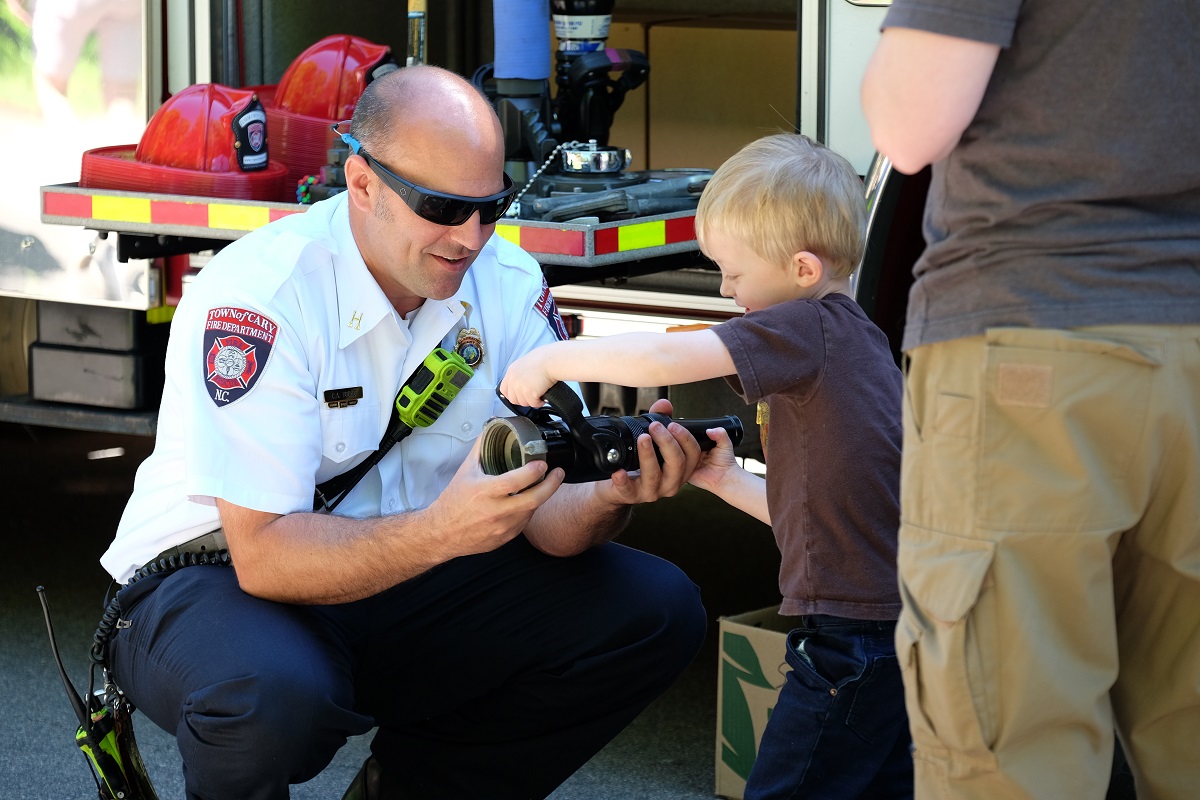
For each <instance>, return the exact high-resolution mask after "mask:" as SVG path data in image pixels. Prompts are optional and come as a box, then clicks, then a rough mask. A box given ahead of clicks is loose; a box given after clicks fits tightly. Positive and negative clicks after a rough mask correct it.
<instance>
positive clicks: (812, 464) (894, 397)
mask: <svg viewBox="0 0 1200 800" xmlns="http://www.w3.org/2000/svg"><path fill="white" fill-rule="evenodd" d="M864 196H865V192H864V189H863V185H862V181H861V180H860V179H859V177H858V175H857V174H856V173H855V171H854V169H853V168H852V167H851V166H850V164H849V163H848V162H847V161H846V160H845V159H844V158H842V157H841V156H839V155H837V154H836V153H834V152H833V151H831V150H829V149H827V148H825V147H823V146H821V145H818V144H815V143H814V142H812V141H810V140H809V139H807V138H806V137H803V136H798V135H794V134H778V135H772V136H767V137H764V138H762V139H759V140H757V141H755V142H752V143H751V144H749V145H747V146H746V147H745V148H743V149H742V150H741V151H739V152H738V153H737V154H735V155H734V156H733V157H732V158H730V159H729V160H728V161H727V162H725V164H723V165H722V166H721V168H720V169H718V170H717V171H716V173H715V174H714V175H713V177H712V179H711V180H710V181H709V183H708V186H707V187H706V188H705V190H704V193H703V194H702V195H701V197H700V204H699V207H698V209H697V211H696V234H697V239H698V240H699V242H700V247H701V250H702V251H703V252H704V253H705V255H707V256H708V257H709V258H711V259H712V260H713V261H714V262H716V264H717V266H718V267H720V269H721V294H722V295H724V296H726V297H732V298H733V299H734V300H736V301H737V303H738V305H740V306H743V307H745V309H746V313H745V315H744V316H742V317H739V318H735V319H731V320H729V321H727V322H724V323H721V324H719V325H715V326H713V327H710V328H706V329H703V330H698V331H688V332H678V333H663V334H655V333H630V334H620V335H615V336H606V337H603V338H597V339H590V340H583V341H565V342H556V343H553V344H549V345H545V346H543V347H541V348H538V349H536V350H534V351H532V352H530V353H528V354H527V355H525V356H524V357H522V358H520V359H518V360H517V361H516V362H514V363H513V365H512V366H511V367H510V368H509V370H508V373H507V374H506V375H505V377H504V380H503V381H502V382H501V385H500V389H501V392H502V393H503V394H504V396H505V397H507V398H508V399H509V400H511V401H513V402H516V403H520V404H523V405H529V406H535V407H536V406H540V405H541V404H542V393H543V392H545V391H546V390H547V389H548V388H549V387H550V386H552V385H553V384H554V383H555V382H556V381H559V380H577V381H607V382H613V383H619V384H621V385H625V386H665V385H671V384H678V383H687V382H691V381H699V380H704V379H707V378H712V377H716V376H726V379H727V380H728V381H729V383H730V385H731V386H732V387H733V388H734V390H735V391H737V392H738V394H739V395H741V396H742V397H743V398H744V399H745V400H746V401H747V402H758V403H760V406H761V404H762V403H763V402H764V401H765V403H766V406H767V411H768V413H769V426H768V427H767V439H766V442H765V446H764V451H765V453H766V460H767V474H766V480H765V481H764V480H763V479H761V478H759V477H758V476H757V475H755V474H753V473H750V472H748V471H746V470H745V469H743V468H741V467H740V466H738V464H737V462H736V461H735V459H734V455H733V448H732V445H731V443H730V441H729V437H728V435H727V434H726V433H725V431H724V430H722V429H714V430H710V431H709V432H708V435H709V436H710V438H712V439H713V440H714V441H715V442H716V444H717V446H716V447H715V448H714V449H713V450H712V451H710V452H709V453H707V454H706V455H705V457H704V460H703V461H702V462H701V464H700V466H699V468H698V469H697V470H696V472H695V473H694V474H693V475H692V478H691V483H692V484H694V485H696V486H699V487H701V488H703V489H706V490H708V491H710V492H713V493H714V494H716V495H717V496H719V497H721V498H722V499H723V500H725V501H726V502H728V503H730V504H731V505H733V506H735V507H737V508H739V509H741V510H742V511H745V512H746V513H748V514H750V515H752V516H754V517H756V518H758V519H760V520H762V521H763V522H766V523H768V524H770V525H771V527H772V530H773V531H774V534H775V538H776V541H777V542H778V545H779V548H780V551H781V553H782V556H783V559H782V566H781V569H780V575H779V587H780V590H781V591H782V594H783V602H782V605H781V608H780V613H782V614H785V615H795V616H797V617H798V618H799V619H798V623H797V627H796V628H795V629H794V630H793V631H791V633H790V634H789V635H788V639H787V653H786V657H787V661H788V663H789V664H790V665H791V667H792V670H791V672H790V673H789V674H788V676H787V679H786V682H785V684H784V686H783V688H782V690H781V691H780V695H779V700H778V702H777V704H776V706H775V710H774V712H773V713H772V715H771V717H770V721H769V722H768V724H767V727H766V731H765V732H764V734H763V739H762V744H761V746H760V748H759V753H758V758H757V760H756V762H755V764H754V768H753V770H752V771H751V773H750V777H749V781H748V784H747V787H746V793H745V797H746V798H747V800H763V799H764V798H783V797H788V798H790V797H799V796H803V797H805V798H831V799H833V800H849V799H850V798H857V797H863V798H865V797H871V798H901V797H903V798H911V797H912V759H911V756H910V754H909V743H910V738H909V732H908V718H907V716H906V714H905V709H904V691H903V687H902V684H901V679H900V671H899V667H898V664H897V659H896V651H895V645H894V641H893V635H894V631H895V625H896V619H897V617H898V616H899V613H900V597H899V591H898V588H897V581H896V563H895V562H896V533H897V529H898V527H899V504H898V499H897V495H898V491H899V482H900V432H901V419H900V400H901V375H900V371H899V370H898V369H897V367H896V364H895V362H894V360H893V357H892V354H891V350H890V348H889V346H888V342H887V338H886V337H885V336H884V334H883V333H882V331H880V330H879V329H878V328H877V327H876V326H875V325H874V324H873V323H872V322H871V321H870V320H869V319H868V318H867V316H866V314H864V313H863V311H862V309H861V308H860V307H859V306H858V304H857V303H856V302H855V301H854V299H853V298H852V297H851V296H850V274H851V272H852V271H853V270H854V268H855V267H856V266H857V264H858V262H859V260H860V259H861V258H862V253H863V246H864V233H865V229H866V205H865V199H864Z"/></svg>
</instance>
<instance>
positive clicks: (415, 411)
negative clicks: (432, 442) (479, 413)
mask: <svg viewBox="0 0 1200 800" xmlns="http://www.w3.org/2000/svg"><path fill="white" fill-rule="evenodd" d="M474 374H475V370H473V369H471V367H470V366H468V365H467V362H466V361H465V360H464V359H463V357H462V356H460V355H459V354H458V353H452V352H450V351H449V350H446V349H445V348H442V347H438V348H436V349H435V350H434V351H433V352H432V353H430V354H429V355H427V356H425V360H424V361H423V362H421V366H419V367H417V371H416V372H414V373H413V374H412V377H411V378H409V379H408V380H407V381H406V382H405V384H404V385H403V386H401V387H400V393H399V394H397V395H396V412H397V413H399V414H400V421H401V422H403V423H404V424H405V425H407V426H408V427H410V428H428V427H429V426H430V425H432V424H433V423H435V422H437V419H438V417H440V416H441V415H442V412H443V411H445V410H446V406H448V405H450V401H451V400H453V399H454V398H455V397H456V396H457V395H458V393H459V391H460V390H461V389H462V388H463V387H464V386H466V385H467V381H469V380H471V377H472V376H473V375H474Z"/></svg>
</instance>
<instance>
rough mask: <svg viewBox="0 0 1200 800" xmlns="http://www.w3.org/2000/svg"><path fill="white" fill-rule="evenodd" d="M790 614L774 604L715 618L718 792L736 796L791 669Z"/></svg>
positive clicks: (734, 799) (740, 793) (743, 786)
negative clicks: (787, 654) (786, 655)
mask: <svg viewBox="0 0 1200 800" xmlns="http://www.w3.org/2000/svg"><path fill="white" fill-rule="evenodd" d="M796 623H797V620H796V619H795V618H794V617H781V616H780V615H779V607H778V606H773V607H771V608H763V609H760V610H758V611H750V612H748V613H745V614H737V615H734V616H730V617H721V619H720V627H719V636H720V652H719V655H718V658H719V659H720V660H719V663H718V665H717V762H716V763H717V776H716V777H717V785H716V794H717V795H718V796H719V797H727V798H732V800H741V799H742V797H743V796H744V794H745V791H746V778H747V777H749V775H750V768H751V767H752V766H754V759H755V758H756V757H757V755H758V745H759V743H760V742H761V741H762V735H763V730H764V729H765V728H766V726H767V718H768V717H770V715H771V711H772V710H773V709H774V708H775V701H776V699H777V698H778V697H779V689H780V687H782V686H783V682H784V679H785V677H786V676H787V673H788V672H789V671H790V670H791V667H790V666H788V664H787V661H786V660H785V659H784V652H785V651H784V647H785V642H786V640H787V632H788V631H790V630H791V629H792V628H794V627H796Z"/></svg>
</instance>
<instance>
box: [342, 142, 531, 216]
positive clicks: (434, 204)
mask: <svg viewBox="0 0 1200 800" xmlns="http://www.w3.org/2000/svg"><path fill="white" fill-rule="evenodd" d="M358 154H359V155H360V156H362V157H363V158H365V159H366V160H367V164H369V165H370V167H371V169H372V170H374V171H375V174H376V175H378V176H379V179H380V180H382V181H383V182H384V183H386V184H387V185H388V187H389V188H390V189H391V190H392V191H393V192H395V193H396V194H398V195H400V199H401V200H403V201H404V202H405V203H407V204H408V207H409V208H411V209H412V210H413V211H415V212H416V213H417V215H418V216H419V217H421V218H422V219H426V220H429V221H430V222H432V223H434V224H435V225H450V226H453V225H462V224H463V223H464V222H466V221H467V220H468V219H470V218H471V215H472V214H474V213H475V212H476V211H478V212H479V224H480V225H491V224H492V223H493V222H495V221H497V220H498V219H500V218H501V217H503V216H504V212H505V211H507V210H508V207H509V206H510V205H512V201H513V198H514V197H515V196H516V194H517V187H516V186H514V185H513V182H512V178H510V177H508V174H507V173H506V174H505V175H504V191H502V192H498V193H496V194H493V195H489V196H488V197H463V196H462V195H457V194H446V193H445V192H435V191H433V190H432V189H426V188H424V187H422V186H417V185H416V184H415V183H410V182H409V181H406V180H404V178H401V177H400V176H399V175H397V174H396V173H394V172H392V171H391V170H390V169H388V168H387V167H385V166H384V165H383V164H380V163H379V162H378V161H376V160H375V158H374V157H373V156H372V155H371V154H370V153H368V152H367V151H366V150H363V149H362V148H361V147H360V148H359V150H358Z"/></svg>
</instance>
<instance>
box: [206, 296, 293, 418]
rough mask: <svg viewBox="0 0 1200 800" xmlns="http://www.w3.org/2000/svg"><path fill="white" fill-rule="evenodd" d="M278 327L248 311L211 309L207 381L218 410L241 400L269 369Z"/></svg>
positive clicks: (207, 322) (207, 331)
mask: <svg viewBox="0 0 1200 800" xmlns="http://www.w3.org/2000/svg"><path fill="white" fill-rule="evenodd" d="M278 332H279V326H278V325H276V324H275V322H274V321H273V320H271V319H269V318H268V317H265V316H263V315H262V314H259V313H258V312H257V311H251V310H249V309H246V308H231V307H229V306H222V307H219V308H210V309H209V310H208V316H207V317H206V318H205V320H204V353H203V358H204V381H205V384H206V386H207V387H208V390H209V393H210V395H211V397H212V401H213V402H214V403H216V405H217V407H218V408H221V407H223V406H227V405H229V404H230V403H232V402H234V401H236V400H240V399H241V398H242V397H244V396H245V395H246V393H247V392H249V391H250V390H251V389H253V388H254V384H255V383H256V382H257V381H258V379H259V377H260V376H261V375H262V372H263V369H265V368H266V364H267V360H268V359H269V358H270V356H271V348H272V347H274V345H275V336H276V334H277V333H278Z"/></svg>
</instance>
